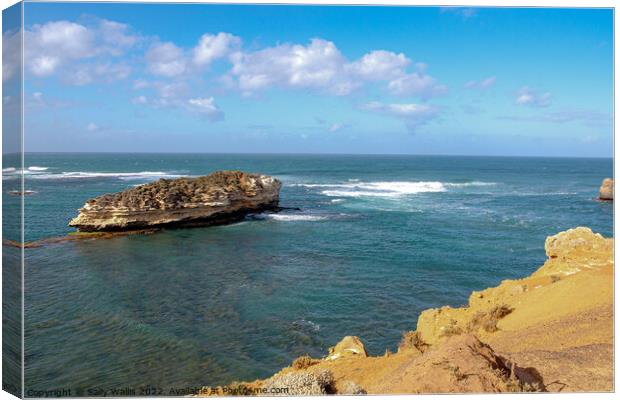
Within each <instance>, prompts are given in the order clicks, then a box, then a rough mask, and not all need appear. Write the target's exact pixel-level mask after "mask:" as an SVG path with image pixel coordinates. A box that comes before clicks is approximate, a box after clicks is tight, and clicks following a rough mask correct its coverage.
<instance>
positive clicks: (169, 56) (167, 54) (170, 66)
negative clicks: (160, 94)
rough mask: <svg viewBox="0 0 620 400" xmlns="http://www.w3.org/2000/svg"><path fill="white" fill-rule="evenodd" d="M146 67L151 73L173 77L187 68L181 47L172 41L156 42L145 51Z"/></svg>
mask: <svg viewBox="0 0 620 400" xmlns="http://www.w3.org/2000/svg"><path fill="white" fill-rule="evenodd" d="M145 58H146V63H147V68H148V69H149V71H150V72H151V73H152V74H153V75H160V76H166V77H174V76H177V75H181V74H183V73H185V72H186V70H187V61H186V60H185V55H184V54H183V49H181V48H180V47H177V46H176V45H175V44H174V43H172V42H164V43H156V44H154V45H153V46H151V48H150V49H149V50H148V51H147V52H146V55H145Z"/></svg>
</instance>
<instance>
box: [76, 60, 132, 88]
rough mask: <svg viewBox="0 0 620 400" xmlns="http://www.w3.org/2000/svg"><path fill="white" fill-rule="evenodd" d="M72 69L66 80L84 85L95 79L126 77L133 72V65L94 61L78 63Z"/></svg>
mask: <svg viewBox="0 0 620 400" xmlns="http://www.w3.org/2000/svg"><path fill="white" fill-rule="evenodd" d="M71 71H72V72H71V73H70V74H69V75H68V76H67V77H65V80H68V81H69V83H71V84H74V85H78V86H82V85H87V84H89V83H92V82H94V81H101V82H113V81H116V80H122V79H125V78H127V77H128V76H129V74H130V73H131V67H129V66H128V65H126V64H123V63H117V64H113V63H92V64H80V65H77V66H76V67H75V68H73V69H72V70H71Z"/></svg>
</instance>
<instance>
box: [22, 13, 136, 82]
mask: <svg viewBox="0 0 620 400" xmlns="http://www.w3.org/2000/svg"><path fill="white" fill-rule="evenodd" d="M129 30H130V29H129V27H128V26H127V25H125V24H121V23H118V22H114V21H108V20H97V21H96V23H95V24H94V25H92V26H86V25H82V24H78V23H75V22H70V21H63V20H61V21H51V22H47V23H45V24H37V25H34V26H32V27H31V28H29V29H26V30H25V31H24V51H25V68H26V70H27V71H28V72H29V73H31V74H32V75H34V76H36V77H47V76H51V75H53V74H55V73H57V72H58V71H60V70H61V69H62V70H63V71H65V72H67V73H68V74H69V75H68V76H66V77H65V78H66V81H68V82H77V83H78V84H85V83H88V82H91V81H92V78H93V77H95V76H97V75H98V76H103V75H104V74H102V73H101V72H102V68H105V69H108V70H109V71H110V72H111V74H112V75H114V76H115V77H119V76H120V77H121V78H125V77H126V76H127V75H128V73H129V70H128V67H126V66H125V67H121V66H119V65H117V66H115V67H114V68H112V67H111V65H112V64H113V63H112V62H110V61H105V62H99V63H90V64H84V65H79V64H78V65H74V66H73V68H64V67H66V66H67V65H68V64H75V63H79V62H81V61H84V60H88V59H95V58H103V57H106V56H111V57H117V56H120V55H122V54H124V52H125V51H127V50H128V49H130V48H131V47H132V46H134V45H135V43H136V42H137V41H138V39H139V37H138V36H136V35H132V34H131V33H130V32H129ZM103 65H107V67H102V66H103ZM90 68H94V69H95V70H94V71H87V70H89V69H90ZM121 69H122V70H123V71H124V72H123V71H121ZM70 74H78V75H77V76H71V75H70ZM87 75H88V76H87Z"/></svg>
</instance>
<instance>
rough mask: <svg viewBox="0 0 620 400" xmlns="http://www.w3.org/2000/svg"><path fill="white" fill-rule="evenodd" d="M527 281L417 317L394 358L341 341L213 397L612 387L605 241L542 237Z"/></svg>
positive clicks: (575, 235) (576, 234) (578, 233)
mask: <svg viewBox="0 0 620 400" xmlns="http://www.w3.org/2000/svg"><path fill="white" fill-rule="evenodd" d="M545 251H546V254H547V257H548V259H547V261H546V262H545V263H544V265H543V266H542V267H540V268H539V269H538V270H537V271H536V272H534V273H533V274H532V275H530V276H529V277H526V278H523V279H517V280H505V281H503V282H501V284H500V285H499V286H497V287H494V288H489V289H486V290H483V291H480V292H473V293H472V294H471V296H470V298H469V304H468V306H466V307H461V308H452V307H441V308H435V309H429V310H426V311H424V312H422V313H421V315H420V316H419V318H418V323H417V328H416V330H415V331H411V332H406V333H405V334H404V335H403V340H402V342H401V343H400V345H399V347H398V351H397V352H396V353H390V352H389V351H386V353H385V354H384V355H381V356H368V355H367V353H366V350H365V349H364V345H363V342H362V341H361V340H360V339H359V338H357V337H351V336H348V337H346V338H345V339H343V341H341V342H340V343H339V344H337V345H336V346H334V347H333V348H331V349H330V351H329V354H328V355H326V357H325V358H323V359H313V358H310V357H308V356H302V357H300V358H298V359H296V360H295V361H294V362H293V364H292V365H291V366H290V367H286V368H284V369H283V370H281V371H280V372H278V373H277V374H275V375H274V376H272V377H271V378H269V379H266V380H257V381H254V382H249V383H242V384H237V385H235V386H228V387H218V388H210V387H206V388H204V389H203V390H202V392H201V393H200V395H216V394H262V395H304V394H329V393H333V394H365V393H368V394H409V393H479V392H523V391H536V392H538V391H549V392H583V391H597V392H599V391H612V390H613V266H614V258H613V239H607V238H604V237H603V236H601V235H600V234H595V233H593V232H592V231H591V230H590V229H588V228H583V227H579V228H575V229H570V230H568V231H565V232H562V233H559V234H557V235H555V236H551V237H549V238H547V240H546V242H545Z"/></svg>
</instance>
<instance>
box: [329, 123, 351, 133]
mask: <svg viewBox="0 0 620 400" xmlns="http://www.w3.org/2000/svg"><path fill="white" fill-rule="evenodd" d="M349 126H350V125H349V124H346V123H344V122H334V123H333V124H331V125H330V126H329V128H328V129H327V130H328V131H329V132H331V133H333V132H338V131H340V130H342V129H345V128H348V127H349Z"/></svg>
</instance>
